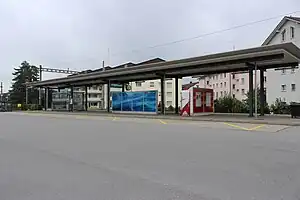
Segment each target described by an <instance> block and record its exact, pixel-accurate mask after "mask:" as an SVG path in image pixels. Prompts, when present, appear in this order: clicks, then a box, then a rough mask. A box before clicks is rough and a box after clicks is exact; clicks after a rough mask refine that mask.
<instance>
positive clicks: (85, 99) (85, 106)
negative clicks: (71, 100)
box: [84, 85, 88, 111]
mask: <svg viewBox="0 0 300 200" xmlns="http://www.w3.org/2000/svg"><path fill="white" fill-rule="evenodd" d="M84 92H85V93H84V108H85V111H88V87H87V86H86V85H85V86H84Z"/></svg>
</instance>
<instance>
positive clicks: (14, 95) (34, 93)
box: [10, 61, 39, 104]
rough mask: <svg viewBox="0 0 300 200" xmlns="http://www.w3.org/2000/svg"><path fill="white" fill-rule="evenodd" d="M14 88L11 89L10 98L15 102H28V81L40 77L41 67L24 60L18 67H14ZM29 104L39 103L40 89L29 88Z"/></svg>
mask: <svg viewBox="0 0 300 200" xmlns="http://www.w3.org/2000/svg"><path fill="white" fill-rule="evenodd" d="M12 75H13V76H14V77H13V79H12V82H13V83H12V88H11V91H10V100H11V102H12V103H13V104H25V102H26V86H25V83H26V82H33V81H37V80H38V79H39V69H38V68H37V67H36V66H33V65H30V64H29V63H28V62H26V61H24V62H22V63H21V65H20V66H19V67H18V68H14V72H13V74H12ZM27 91H28V104H37V103H38V90H37V89H34V88H28V90H27Z"/></svg>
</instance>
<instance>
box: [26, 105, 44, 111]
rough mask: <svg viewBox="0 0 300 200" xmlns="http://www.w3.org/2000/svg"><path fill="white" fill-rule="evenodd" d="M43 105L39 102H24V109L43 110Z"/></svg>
mask: <svg viewBox="0 0 300 200" xmlns="http://www.w3.org/2000/svg"><path fill="white" fill-rule="evenodd" d="M42 109H43V107H42V106H41V105H38V104H24V105H23V106H22V110H42Z"/></svg>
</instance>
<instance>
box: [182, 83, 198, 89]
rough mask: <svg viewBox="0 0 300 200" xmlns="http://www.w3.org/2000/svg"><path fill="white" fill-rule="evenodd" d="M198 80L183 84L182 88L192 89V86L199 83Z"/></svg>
mask: <svg viewBox="0 0 300 200" xmlns="http://www.w3.org/2000/svg"><path fill="white" fill-rule="evenodd" d="M197 84H198V82H194V83H193V82H190V83H187V84H183V85H182V90H188V89H190V88H191V87H194V86H195V85H197Z"/></svg>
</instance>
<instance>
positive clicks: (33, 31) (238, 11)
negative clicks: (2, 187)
mask: <svg viewBox="0 0 300 200" xmlns="http://www.w3.org/2000/svg"><path fill="white" fill-rule="evenodd" d="M298 10H299V11H300V1H299V0H285V1H279V0H264V1H262V0H252V1H241V0H227V1H224V0H209V1H208V0H201V1H200V0H184V1H183V0H176V1H174V0H164V1H160V0H151V1H146V0H145V1H141V0H126V1H124V0H123V1H122V0H101V1H99V0H39V1H37V0H22V1H20V0H1V1H0V24H1V31H0V55H1V56H0V58H1V59H0V66H1V71H0V81H2V82H3V84H4V90H5V91H7V90H8V88H9V87H10V85H11V79H12V75H11V74H12V72H13V68H14V67H17V66H19V65H20V63H21V62H22V61H25V60H26V61H28V62H29V63H30V64H32V65H36V66H38V65H43V66H45V67H51V68H59V69H67V68H69V69H72V70H78V71H80V70H86V69H96V68H100V67H101V66H102V60H104V62H105V64H106V65H110V66H115V65H118V64H122V63H126V62H141V61H144V60H147V59H151V58H155V57H160V58H163V59H165V60H173V59H181V58H187V57H193V56H201V55H204V54H211V53H217V52H223V51H231V50H233V49H242V48H250V47H255V46H259V45H261V44H262V42H263V41H264V40H265V38H266V37H267V36H268V35H269V34H270V33H271V31H272V30H273V29H274V28H275V26H276V25H277V24H278V22H279V21H280V20H281V18H282V17H283V16H282V15H285V14H288V13H292V12H295V11H298ZM276 16H278V17H276ZM293 16H300V12H297V13H294V14H293ZM272 17H275V18H273V19H271V20H266V21H264V22H260V23H256V24H253V25H250V26H244V27H241V28H235V29H232V30H229V31H224V32H219V33H217V34H209V33H213V32H216V31H219V30H223V29H228V28H230V27H235V26H239V25H243V24H247V23H250V22H254V21H259V20H263V19H268V18H272ZM205 34H209V35H206V36H203V37H198V38H196V39H193V40H186V41H183V42H178V43H173V44H168V45H161V46H160V44H166V43H172V42H173V41H178V40H182V39H185V38H193V37H195V36H201V35H205ZM155 46H156V47H155ZM151 47H152V48H151ZM153 47H155V48H153ZM43 76H44V78H45V79H49V78H54V77H62V76H65V75H62V74H53V73H44V74H43Z"/></svg>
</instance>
